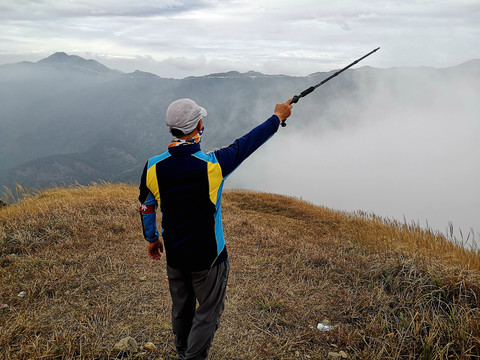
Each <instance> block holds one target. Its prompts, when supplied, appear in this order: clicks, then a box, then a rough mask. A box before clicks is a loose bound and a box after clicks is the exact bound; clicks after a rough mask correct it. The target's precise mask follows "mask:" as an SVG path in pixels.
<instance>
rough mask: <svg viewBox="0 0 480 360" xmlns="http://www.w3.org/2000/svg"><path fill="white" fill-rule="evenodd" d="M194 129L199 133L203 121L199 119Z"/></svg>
mask: <svg viewBox="0 0 480 360" xmlns="http://www.w3.org/2000/svg"><path fill="white" fill-rule="evenodd" d="M196 129H197V130H198V132H200V131H201V130H202V129H203V119H200V121H199V122H198V124H197V128H196Z"/></svg>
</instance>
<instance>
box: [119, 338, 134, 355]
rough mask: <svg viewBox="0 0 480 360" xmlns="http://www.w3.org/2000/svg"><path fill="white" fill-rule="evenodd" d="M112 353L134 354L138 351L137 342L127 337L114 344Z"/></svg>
mask: <svg viewBox="0 0 480 360" xmlns="http://www.w3.org/2000/svg"><path fill="white" fill-rule="evenodd" d="M113 351H115V352H129V353H131V354H134V353H136V352H137V351H138V344H137V340H135V339H134V338H133V337H131V336H127V337H125V338H123V339H121V340H120V341H119V342H117V343H116V344H115V346H114V347H113Z"/></svg>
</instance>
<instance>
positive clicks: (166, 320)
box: [0, 185, 480, 359]
mask: <svg viewBox="0 0 480 360" xmlns="http://www.w3.org/2000/svg"><path fill="white" fill-rule="evenodd" d="M136 195H137V190H136V188H135V187H134V186H130V185H97V186H90V187H80V186H79V187H72V188H68V189H52V190H48V191H44V192H41V193H39V194H37V195H36V196H34V197H32V198H29V199H26V200H23V201H21V202H20V203H19V204H16V205H10V206H6V207H3V208H2V209H0V226H1V228H0V279H1V280H0V289H1V290H0V303H1V304H7V305H8V307H4V308H1V309H0V324H1V330H0V331H1V336H0V349H1V350H0V358H2V359H20V358H46V359H49V358H50V359H53V358H114V357H115V356H116V355H117V354H115V353H114V352H113V345H114V344H115V343H116V342H117V341H118V340H119V339H120V338H123V337H125V336H132V337H134V338H135V339H136V340H137V341H138V342H139V344H144V343H145V342H147V341H151V342H153V343H155V344H156V346H157V349H156V350H155V351H154V352H153V353H139V354H137V355H136V356H135V358H140V359H158V358H162V359H163V358H165V359H172V358H175V353H174V348H173V342H172V333H171V328H170V298H169V294H168V284H167V282H166V279H165V263H164V259H163V260H161V261H160V262H153V261H151V260H150V259H149V258H148V257H147V255H146V245H145V243H144V240H143V239H142V236H141V229H140V223H139V219H138V213H137V203H136ZM223 215H224V228H225V233H226V238H227V246H228V247H229V253H230V263H231V273H230V280H229V288H228V295H227V302H226V310H225V313H224V315H223V317H222V322H221V325H220V328H219V330H218V332H217V334H216V338H215V340H214V343H213V347H212V350H211V359H325V358H326V357H327V355H328V353H329V352H337V353H339V352H340V351H344V352H345V353H347V354H348V356H349V357H350V358H365V359H400V358H401V359H409V358H412V359H418V358H424V359H446V358H456V359H467V358H472V357H473V356H474V355H475V354H478V353H480V342H479V334H480V311H479V303H478V299H479V298H480V296H479V295H480V289H479V285H480V276H479V274H478V270H479V269H480V261H479V260H480V257H479V255H478V253H473V252H469V251H466V250H464V249H461V248H457V247H455V246H453V245H451V244H449V243H448V242H447V241H446V240H445V239H444V238H443V237H442V236H438V235H434V234H431V233H430V232H428V231H423V230H420V229H418V228H415V227H411V226H406V225H401V224H395V223H388V222H385V221H383V220H382V219H379V218H376V217H374V216H366V215H364V214H363V215H362V214H356V215H353V214H346V213H342V212H336V211H332V210H329V209H326V208H321V207H316V206H313V205H310V204H308V203H305V202H301V201H298V200H295V199H292V198H286V197H281V196H277V195H269V194H260V193H253V192H240V191H231V192H227V193H226V194H225V195H224V201H223ZM22 291H24V292H25V295H24V297H18V296H17V294H19V293H21V292H22ZM324 319H328V320H329V321H330V323H331V325H333V326H334V328H333V330H331V331H326V332H322V331H319V330H318V329H317V328H316V326H317V324H318V323H319V322H321V321H323V320H324Z"/></svg>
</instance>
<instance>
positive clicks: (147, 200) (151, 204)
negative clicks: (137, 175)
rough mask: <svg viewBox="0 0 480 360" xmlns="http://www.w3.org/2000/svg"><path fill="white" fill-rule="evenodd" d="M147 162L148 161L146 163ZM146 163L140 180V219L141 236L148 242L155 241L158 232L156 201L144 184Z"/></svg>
mask: <svg viewBox="0 0 480 360" xmlns="http://www.w3.org/2000/svg"><path fill="white" fill-rule="evenodd" d="M147 164H148V163H147ZM146 173H147V165H145V168H144V169H143V174H142V179H141V181H140V196H139V197H138V200H139V201H140V208H139V210H140V218H141V220H142V230H143V237H144V238H145V240H147V241H148V242H154V241H157V239H158V237H159V234H158V230H157V215H156V211H155V209H156V207H157V202H156V200H155V197H154V196H153V194H152V193H151V192H150V190H149V189H148V188H147V184H146Z"/></svg>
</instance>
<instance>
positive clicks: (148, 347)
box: [143, 342, 157, 351]
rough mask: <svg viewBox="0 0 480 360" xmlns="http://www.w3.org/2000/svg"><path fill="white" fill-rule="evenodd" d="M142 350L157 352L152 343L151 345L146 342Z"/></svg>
mask: <svg viewBox="0 0 480 360" xmlns="http://www.w3.org/2000/svg"><path fill="white" fill-rule="evenodd" d="M143 348H144V349H145V350H147V351H155V350H157V347H156V346H155V344H154V343H151V342H147V343H145V344H144V345H143Z"/></svg>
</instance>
